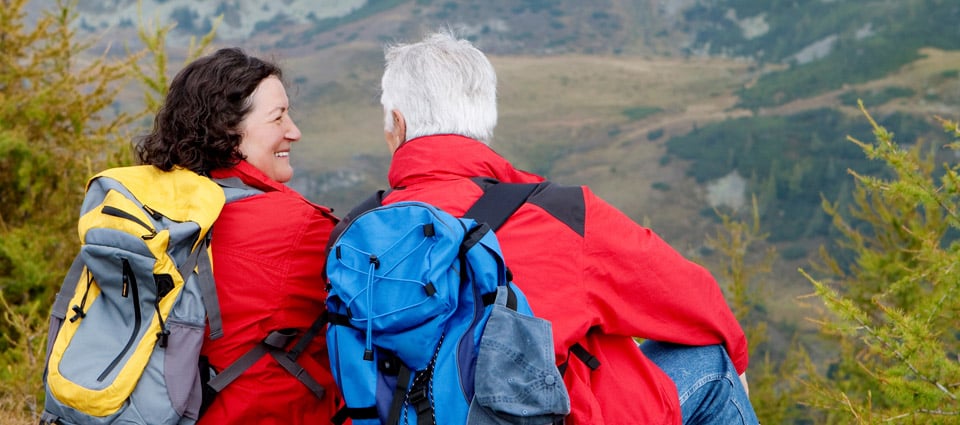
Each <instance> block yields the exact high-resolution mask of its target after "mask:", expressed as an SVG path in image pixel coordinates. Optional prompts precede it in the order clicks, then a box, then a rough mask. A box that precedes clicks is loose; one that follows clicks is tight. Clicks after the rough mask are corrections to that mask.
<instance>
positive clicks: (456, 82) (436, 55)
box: [380, 31, 497, 150]
mask: <svg viewBox="0 0 960 425" xmlns="http://www.w3.org/2000/svg"><path fill="white" fill-rule="evenodd" d="M385 57H386V68H385V69H384V72H383V79H382V80H381V89H382V93H381V95H380V103H381V104H382V105H383V111H384V131H385V135H386V138H387V143H388V144H389V145H390V147H391V149H392V150H396V148H397V147H399V145H400V144H402V143H403V142H405V141H407V140H410V139H414V138H417V137H421V136H429V135H434V134H459V135H462V136H466V137H470V138H473V139H476V140H479V141H481V142H483V143H486V144H489V143H490V141H491V140H492V139H493V129H494V127H496V125H497V75H496V73H495V72H494V70H493V65H492V64H490V61H489V60H487V57H486V56H484V54H483V52H481V51H480V50H478V49H477V48H476V47H474V46H473V45H472V44H470V42H469V41H466V40H461V39H457V38H456V37H455V36H454V35H453V34H451V33H450V32H447V31H441V32H437V33H434V34H431V35H428V36H427V37H426V38H424V39H423V40H422V41H419V42H417V43H413V44H397V45H393V46H389V47H387V49H386V53H385Z"/></svg>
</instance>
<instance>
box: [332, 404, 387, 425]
mask: <svg viewBox="0 0 960 425" xmlns="http://www.w3.org/2000/svg"><path fill="white" fill-rule="evenodd" d="M378 417H380V416H379V414H378V413H377V408H376V406H371V407H346V406H343V407H341V408H340V409H339V410H337V413H336V414H334V415H333V417H332V418H330V422H332V423H333V424H334V425H343V423H344V422H346V421H347V418H353V419H377V418H378Z"/></svg>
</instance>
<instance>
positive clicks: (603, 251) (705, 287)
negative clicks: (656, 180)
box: [583, 188, 748, 373]
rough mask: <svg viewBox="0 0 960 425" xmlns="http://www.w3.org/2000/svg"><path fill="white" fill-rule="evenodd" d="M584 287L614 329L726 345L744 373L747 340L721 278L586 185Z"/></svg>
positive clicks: (648, 336)
mask: <svg viewBox="0 0 960 425" xmlns="http://www.w3.org/2000/svg"><path fill="white" fill-rule="evenodd" d="M583 193H584V202H585V215H586V217H585V226H584V245H583V249H584V251H585V252H584V256H585V262H584V276H583V279H584V284H585V285H584V286H585V288H586V291H587V293H588V300H589V302H590V303H591V305H592V307H593V309H594V311H595V312H596V314H597V315H598V317H597V318H596V320H597V321H598V323H599V326H600V327H602V328H603V330H604V331H605V332H607V333H611V334H619V335H629V336H634V337H640V338H644V339H652V340H657V341H664V342H672V343H677V344H685V345H709V344H718V343H722V344H723V345H724V346H725V347H726V349H727V352H728V354H729V355H730V358H731V359H732V360H733V364H734V366H735V367H736V369H737V372H738V373H743V372H744V371H745V370H746V368H747V362H748V358H747V357H748V354H747V341H746V337H745V336H744V334H743V329H742V328H741V327H740V324H739V323H738V322H737V320H736V318H735V316H734V315H733V312H732V311H731V310H730V307H729V306H728V305H727V302H726V300H725V299H724V296H723V293H722V292H721V290H720V287H719V285H718V284H717V282H716V280H715V279H714V278H713V276H711V274H710V272H709V271H707V270H706V269H705V268H703V267H701V266H699V265H697V264H695V263H693V262H691V261H689V260H687V259H686V258H684V257H683V256H681V255H680V253H679V252H677V251H676V250H675V249H673V248H672V247H670V246H669V245H668V244H667V243H666V242H665V241H663V239H661V238H660V237H659V236H657V235H656V234H655V233H654V232H653V231H651V230H650V229H647V228H644V227H642V226H640V225H638V224H637V223H635V222H634V221H633V220H631V219H630V218H629V217H627V216H626V215H625V214H623V213H622V212H620V211H619V210H617V209H616V208H614V207H613V206H611V205H609V204H608V203H606V202H605V201H603V200H602V199H600V198H599V197H597V196H596V195H594V194H593V193H592V192H591V191H590V190H589V189H588V188H584V192H583Z"/></svg>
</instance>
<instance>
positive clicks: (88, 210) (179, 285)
mask: <svg viewBox="0 0 960 425" xmlns="http://www.w3.org/2000/svg"><path fill="white" fill-rule="evenodd" d="M225 200H226V197H225V192H224V188H222V187H221V186H220V185H218V184H217V183H216V182H214V181H213V180H211V179H209V178H207V177H203V176H200V175H198V174H195V173H193V172H191V171H188V170H184V169H174V170H173V171H169V172H164V171H161V170H159V169H157V168H155V167H153V166H134V167H120V168H113V169H109V170H106V171H104V172H102V173H100V174H98V175H96V176H94V177H93V178H91V179H90V181H89V182H88V184H87V190H86V196H85V198H84V201H83V205H82V207H81V215H80V220H79V225H78V230H79V234H80V241H81V247H80V253H79V254H78V255H77V257H76V260H75V261H74V262H73V265H72V266H71V268H70V271H69V272H68V273H67V276H66V278H65V279H64V282H63V286H62V287H61V289H60V292H59V293H58V294H57V298H56V301H55V303H54V306H53V309H52V312H51V317H50V331H49V335H48V342H47V364H46V373H45V375H44V384H45V387H46V401H45V404H44V412H43V415H42V417H41V423H42V424H81V423H82V424H107V423H123V424H139V423H149V424H192V423H194V422H196V420H197V419H198V417H199V411H200V404H201V400H202V395H201V394H202V385H201V376H200V375H201V370H200V369H201V368H200V367H198V359H199V354H200V347H201V345H202V344H203V340H204V330H205V326H206V325H207V324H208V323H209V326H210V336H211V338H218V337H219V336H221V335H222V329H221V324H220V317H219V307H218V304H217V300H216V290H215V287H214V282H213V274H212V269H211V262H210V259H209V252H208V250H209V243H210V236H209V235H210V229H211V226H212V225H213V223H214V221H215V220H216V219H217V216H218V215H219V214H220V210H221V209H222V208H223V205H224V202H225Z"/></svg>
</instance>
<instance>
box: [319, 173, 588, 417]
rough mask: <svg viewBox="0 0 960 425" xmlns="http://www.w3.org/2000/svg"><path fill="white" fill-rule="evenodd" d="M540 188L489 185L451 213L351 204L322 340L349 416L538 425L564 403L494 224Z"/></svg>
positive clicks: (332, 269) (545, 338) (338, 242)
mask: <svg viewBox="0 0 960 425" xmlns="http://www.w3.org/2000/svg"><path fill="white" fill-rule="evenodd" d="M537 187H538V185H536V184H503V183H499V184H494V185H492V186H490V188H489V189H487V190H486V191H485V193H484V196H483V197H481V199H480V200H479V201H478V202H477V203H476V204H475V205H474V206H473V207H472V208H471V209H470V211H468V212H467V214H466V215H465V217H473V218H456V217H454V216H452V215H450V214H448V213H446V212H444V211H442V210H440V209H438V208H436V207H434V206H431V205H429V204H426V203H422V202H398V203H394V204H389V205H381V201H382V198H383V192H380V193H378V194H377V195H375V196H373V197H371V198H370V199H368V200H367V201H365V202H364V203H362V204H361V205H359V206H358V207H357V208H355V209H354V210H353V211H351V212H350V213H349V214H348V215H347V216H346V217H345V218H344V220H343V221H342V222H341V224H340V225H339V226H338V229H335V230H334V236H333V238H332V239H331V241H332V242H331V246H330V250H329V252H328V258H327V266H326V276H327V285H328V286H327V288H328V291H329V293H328V297H327V309H328V319H329V321H330V323H329V326H328V328H327V346H328V349H329V352H330V361H331V369H332V372H333V377H334V379H335V381H336V383H337V385H338V387H339V389H340V390H341V392H342V394H343V398H344V402H345V405H346V406H345V408H343V409H341V410H340V412H338V414H337V416H336V417H335V418H334V423H342V422H343V421H345V420H346V418H347V417H350V418H351V419H352V420H353V423H354V424H356V425H372V424H381V423H386V424H400V423H402V424H409V423H416V424H418V425H425V424H438V423H439V424H463V423H470V424H497V423H518V422H519V423H529V424H545V423H556V422H558V421H562V419H563V417H564V416H565V415H566V414H568V413H569V411H570V400H569V396H568V394H567V391H566V388H565V387H564V384H563V380H562V378H561V375H560V372H559V370H558V369H557V367H556V365H555V363H554V354H553V335H552V329H551V325H550V322H548V321H546V320H544V319H542V318H537V317H535V316H534V315H533V313H532V311H531V309H530V306H529V304H528V303H527V300H526V298H525V297H524V295H523V293H522V292H521V291H520V289H519V288H517V287H516V286H515V285H514V284H513V283H512V282H511V280H512V278H511V276H510V272H509V271H508V270H507V267H506V264H505V261H504V259H503V256H502V253H501V251H500V246H499V243H498V242H497V238H496V236H495V234H494V232H493V229H496V228H497V227H499V226H500V225H501V224H502V223H503V222H504V221H506V219H507V218H508V217H509V216H510V215H511V214H512V213H513V212H514V211H516V209H517V208H519V207H520V206H521V205H522V204H523V203H524V202H526V198H527V197H528V196H529V195H530V194H531V193H532V192H533V191H534V190H535V189H536V188H537Z"/></svg>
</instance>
